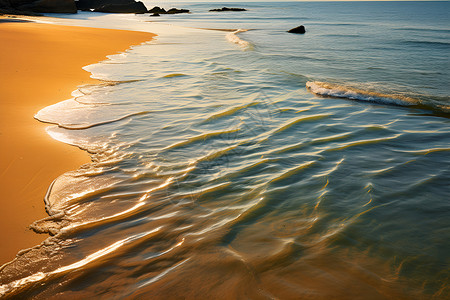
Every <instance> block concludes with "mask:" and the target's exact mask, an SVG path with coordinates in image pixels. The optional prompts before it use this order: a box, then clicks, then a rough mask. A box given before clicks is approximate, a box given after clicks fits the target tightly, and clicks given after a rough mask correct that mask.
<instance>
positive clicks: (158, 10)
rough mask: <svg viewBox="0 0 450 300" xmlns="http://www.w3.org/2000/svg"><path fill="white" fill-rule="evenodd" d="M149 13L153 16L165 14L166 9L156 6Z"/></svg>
mask: <svg viewBox="0 0 450 300" xmlns="http://www.w3.org/2000/svg"><path fill="white" fill-rule="evenodd" d="M148 12H149V13H151V14H165V13H166V10H165V9H164V8H161V7H159V6H155V7H153V8H152V9H150V10H149V11H148Z"/></svg>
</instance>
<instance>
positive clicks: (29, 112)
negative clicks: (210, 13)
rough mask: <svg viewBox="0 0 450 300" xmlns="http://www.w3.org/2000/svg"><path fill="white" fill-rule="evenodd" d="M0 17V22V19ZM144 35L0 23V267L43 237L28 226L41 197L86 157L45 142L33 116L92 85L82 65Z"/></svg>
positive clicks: (40, 212) (40, 214)
mask: <svg viewBox="0 0 450 300" xmlns="http://www.w3.org/2000/svg"><path fill="white" fill-rule="evenodd" d="M3 20H4V19H3ZM153 36H154V35H153V34H151V33H145V32H133V31H123V30H109V29H96V28H85V27H72V26H60V25H50V24H39V23H32V22H0V39H1V41H2V42H1V44H2V46H1V47H0V70H1V71H0V206H1V209H0V229H1V230H0V241H1V242H0V243H1V246H0V265H2V264H3V263H5V262H8V261H10V260H12V259H13V258H14V257H15V255H16V254H17V252H18V251H19V250H21V249H24V248H29V247H32V246H34V245H37V244H39V243H40V242H42V241H43V240H44V239H45V238H46V237H47V236H46V235H39V234H36V233H34V232H33V231H31V230H30V229H29V228H28V226H29V225H30V224H31V223H32V222H34V221H35V220H38V219H41V218H44V217H46V216H47V214H46V213H45V208H44V202H43V199H44V196H45V193H46V191H47V188H48V187H49V185H50V184H51V182H52V181H53V180H54V179H55V178H56V177H58V176H59V175H61V174H63V173H64V172H67V171H70V170H74V169H77V168H78V167H79V166H80V165H82V164H84V163H88V162H89V161H90V159H89V156H88V154H87V153H85V152H83V151H81V150H79V149H78V148H76V147H73V146H69V145H66V144H63V143H61V142H58V141H56V140H53V139H52V138H51V137H50V136H49V135H48V134H47V133H46V132H45V128H46V127H47V126H48V125H47V124H43V123H40V122H39V121H37V120H35V119H34V118H33V116H34V115H35V113H36V112H38V111H39V110H40V109H42V108H43V107H46V106H48V105H51V104H54V103H57V102H59V101H62V100H65V99H68V98H70V94H71V92H72V91H73V90H75V89H76V87H77V86H79V85H83V84H88V83H95V82H96V80H94V79H92V78H90V77H89V76H90V74H89V73H88V72H86V71H84V70H82V67H83V66H86V65H89V64H92V63H96V62H98V61H102V60H104V59H106V55H110V54H114V53H117V52H121V51H125V50H126V49H128V48H129V47H130V46H131V45H138V44H141V43H143V42H145V41H149V40H151V39H152V37H153Z"/></svg>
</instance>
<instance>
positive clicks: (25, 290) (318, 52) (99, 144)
mask: <svg viewBox="0 0 450 300" xmlns="http://www.w3.org/2000/svg"><path fill="white" fill-rule="evenodd" d="M155 5H156V4H155ZM161 5H162V6H165V7H166V8H169V6H172V5H165V3H162V4H161ZM152 6H153V4H149V3H147V7H152ZM173 6H176V7H178V8H188V9H191V11H192V12H193V14H190V15H177V16H163V17H161V18H160V19H157V20H155V18H150V17H148V16H147V15H137V16H133V15H120V16H117V15H104V14H88V13H81V14H79V15H77V16H75V17H73V16H71V18H75V19H77V20H76V21H73V19H71V20H62V21H61V23H64V22H72V24H73V22H75V24H78V25H84V26H86V25H89V26H98V27H109V28H124V29H135V30H136V29H138V30H143V31H150V32H155V33H157V34H159V36H158V37H157V39H156V40H155V41H153V42H151V43H149V44H147V45H142V46H139V47H134V48H133V49H132V50H131V51H129V52H128V53H127V54H126V55H115V56H112V57H111V59H110V60H108V61H105V62H102V63H99V64H96V65H91V66H88V67H86V69H87V70H88V71H89V72H92V73H93V76H94V77H96V78H100V79H103V80H105V84H104V85H101V86H86V87H82V88H80V89H79V90H78V91H76V92H74V98H73V99H70V100H67V101H65V102H61V103H59V104H56V105H54V106H51V107H48V108H45V109H43V110H42V111H40V112H39V113H38V114H37V115H36V117H37V118H38V119H39V120H42V121H45V122H50V123H54V124H58V125H59V126H53V127H50V128H49V129H48V132H49V134H51V135H52V136H53V137H55V138H57V139H59V140H62V141H65V142H68V143H71V144H74V145H76V146H78V147H80V148H82V149H85V150H86V151H88V152H89V153H90V154H91V156H92V159H93V163H92V164H89V165H85V166H83V167H82V168H80V169H79V170H76V171H73V172H70V173H67V174H65V175H63V176H61V177H59V178H58V179H57V180H56V181H55V182H54V184H53V185H52V186H51V187H50V189H49V193H48V195H47V197H46V204H47V211H48V212H49V214H50V215H51V217H49V218H48V219H46V220H41V221H38V222H36V223H35V224H34V228H35V230H36V231H39V232H48V233H51V234H52V235H54V236H53V237H51V238H49V239H48V240H47V241H46V242H45V243H44V244H42V245H41V246H39V247H36V248H34V249H31V250H29V251H24V253H22V254H21V256H19V257H18V258H17V259H16V260H15V261H13V262H12V263H11V264H9V265H5V266H4V267H3V268H2V269H1V270H0V282H1V283H2V284H3V285H1V286H0V295H3V296H6V297H8V296H10V297H14V296H16V297H30V296H34V297H36V298H37V299H47V298H49V297H54V298H55V297H56V298H57V297H61V298H84V297H97V298H107V299H109V298H127V297H129V298H142V297H144V298H152V299H153V298H155V299H172V298H173V299H177V298H183V297H185V298H188V299H211V298H244V297H246V298H251V299H260V298H261V299H266V298H269V299H271V298H281V299H298V298H306V299H309V298H316V299H330V298H333V297H334V298H343V299H348V298H354V299H429V298H431V297H434V298H437V299H445V298H446V297H448V296H449V287H448V278H449V275H450V274H449V256H448V253H449V252H450V245H449V242H448V241H449V228H450V223H449V222H450V221H449V220H450V218H449V208H450V207H449V203H448V199H449V194H450V193H449V192H450V189H449V186H448V182H449V179H450V169H449V163H450V147H449V144H450V143H449V142H450V135H449V131H450V126H449V125H450V122H449V118H448V116H449V115H448V105H449V97H448V79H449V78H450V76H449V69H450V68H448V54H449V52H448V50H449V43H448V41H449V37H450V24H449V21H448V20H449V18H448V11H450V10H449V9H448V8H449V3H448V2H439V3H438V2H431V3H424V2H418V3H412V2H389V3H386V2H383V3H323V2H322V3H307V2H301V3H248V4H242V3H239V4H238V5H231V4H230V5H227V6H231V7H233V6H238V7H247V8H249V9H250V11H248V12H242V13H222V14H220V13H209V12H208V9H211V8H217V7H221V6H224V5H223V4H211V3H206V4H205V3H202V4H190V3H183V4H177V5H173ZM274 6H277V7H278V8H276V9H275V11H273V9H274V8H273V7H274ZM411 16H413V18H411ZM66 17H67V16H66ZM149 20H150V21H152V22H147V21H149ZM300 24H304V25H305V26H306V28H307V34H305V35H291V34H288V33H285V31H286V30H288V29H290V28H292V27H295V26H298V25H300ZM197 28H215V29H227V30H229V31H216V30H204V29H197ZM237 29H252V30H249V31H240V32H236V31H231V30H237ZM233 32H234V33H233Z"/></svg>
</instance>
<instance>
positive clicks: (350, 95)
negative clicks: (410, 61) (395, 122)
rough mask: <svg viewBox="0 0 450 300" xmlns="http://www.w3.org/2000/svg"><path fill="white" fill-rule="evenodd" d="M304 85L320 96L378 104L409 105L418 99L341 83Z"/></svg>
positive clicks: (417, 102)
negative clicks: (361, 88)
mask: <svg viewBox="0 0 450 300" xmlns="http://www.w3.org/2000/svg"><path fill="white" fill-rule="evenodd" d="M306 87H307V89H308V90H310V91H311V92H312V93H314V94H316V95H320V96H326V97H335V98H345V99H350V100H359V101H367V102H373V103H380V104H389V105H399V106H410V105H418V104H419V101H418V100H417V99H413V98H410V97H405V96H401V95H389V94H382V93H377V92H371V91H365V90H360V89H355V88H351V87H347V86H343V85H338V84H332V83H328V82H320V81H308V82H307V83H306Z"/></svg>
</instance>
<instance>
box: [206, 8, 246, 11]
mask: <svg viewBox="0 0 450 300" xmlns="http://www.w3.org/2000/svg"><path fill="white" fill-rule="evenodd" d="M209 11H247V10H246V9H245V8H235V7H231V8H229V7H222V8H216V9H210V10H209Z"/></svg>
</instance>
